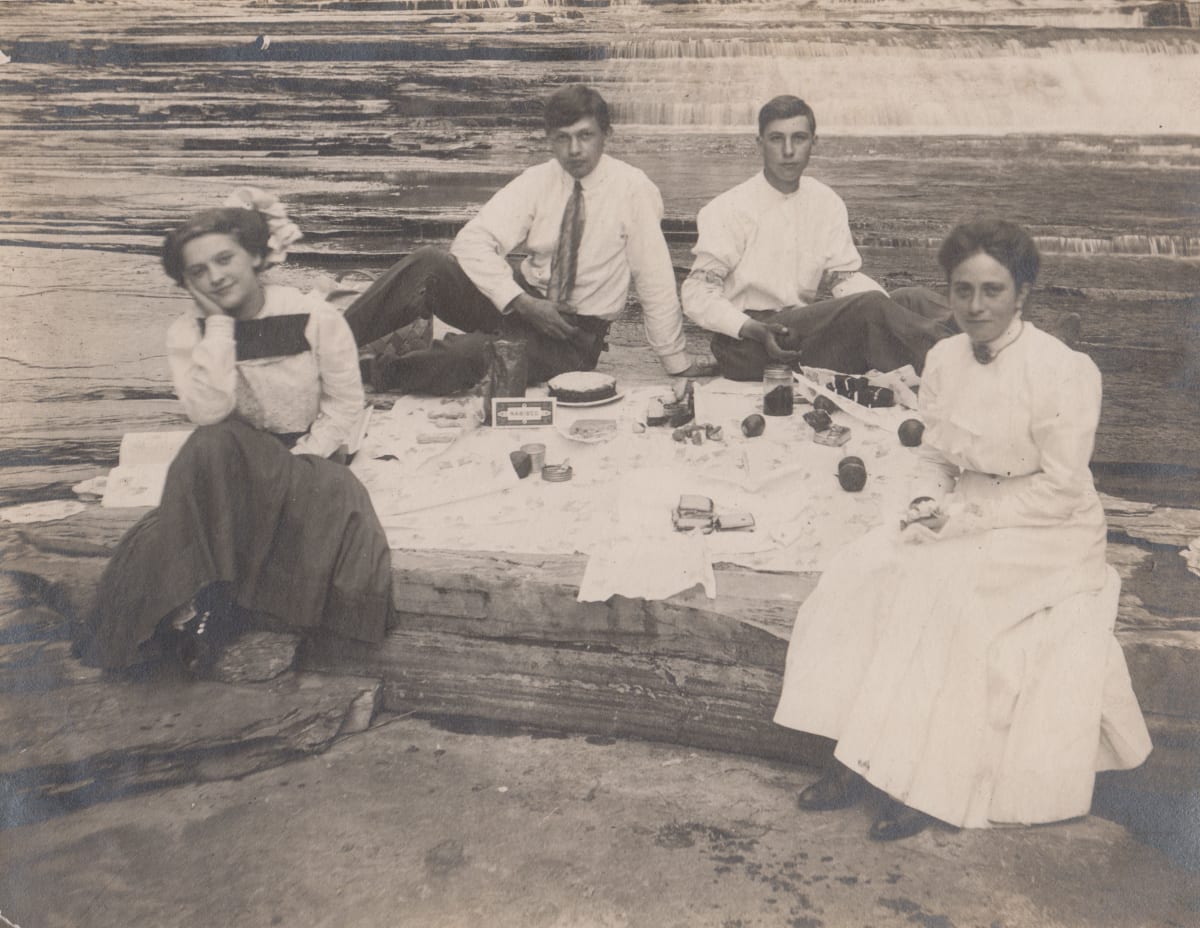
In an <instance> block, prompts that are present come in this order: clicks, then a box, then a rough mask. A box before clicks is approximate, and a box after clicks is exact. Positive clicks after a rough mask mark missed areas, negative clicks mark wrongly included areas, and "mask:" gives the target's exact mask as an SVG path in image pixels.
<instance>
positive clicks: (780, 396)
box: [762, 364, 796, 416]
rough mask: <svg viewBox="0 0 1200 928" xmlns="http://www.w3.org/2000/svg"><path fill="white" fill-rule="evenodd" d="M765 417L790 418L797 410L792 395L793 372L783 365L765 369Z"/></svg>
mask: <svg viewBox="0 0 1200 928" xmlns="http://www.w3.org/2000/svg"><path fill="white" fill-rule="evenodd" d="M762 382H763V415H767V416H790V415H791V414H792V410H793V409H794V408H795V402H796V401H795V397H794V396H793V394H792V370H791V368H789V367H785V366H784V365H782V364H771V365H768V366H767V367H766V368H764V369H763V378H762Z"/></svg>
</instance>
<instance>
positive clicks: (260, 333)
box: [197, 313, 312, 361]
mask: <svg viewBox="0 0 1200 928" xmlns="http://www.w3.org/2000/svg"><path fill="white" fill-rule="evenodd" d="M197 322H199V323H200V334H201V335H203V334H204V320H203V319H198V320H197ZM307 325H308V313H292V314H291V315H287V316H265V317H263V318H262V319H246V320H238V322H237V323H236V324H235V325H234V327H233V340H234V341H235V342H236V343H237V359H238V360H239V361H257V360H259V359H261V358H286V357H290V356H291V355H294V354H303V353H304V352H306V351H311V350H312V345H310V344H309V343H308V339H307V338H306V337H305V335H304V329H305V327H306V326H307Z"/></svg>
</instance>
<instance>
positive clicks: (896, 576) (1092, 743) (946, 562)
mask: <svg viewBox="0 0 1200 928" xmlns="http://www.w3.org/2000/svg"><path fill="white" fill-rule="evenodd" d="M1096 508H1097V511H1096V512H1094V513H1087V514H1085V515H1084V517H1082V518H1081V519H1080V520H1079V521H1077V522H1073V523H1070V524H1066V525H1061V526H1054V527H1049V528H1007V529H993V530H990V531H987V532H982V533H978V534H972V535H964V536H959V537H955V538H946V539H942V540H938V541H933V542H929V543H926V544H915V545H914V544H905V543H902V542H901V540H900V532H899V530H898V528H897V527H895V526H892V527H888V526H885V527H881V528H878V529H876V530H875V531H873V532H871V533H870V534H868V535H867V536H865V537H864V538H863V539H861V540H860V541H859V542H857V543H855V544H852V545H849V546H847V547H846V548H845V549H843V551H841V552H840V553H839V554H838V556H837V557H836V558H835V559H834V562H833V563H832V564H831V565H830V567H829V569H828V570H827V571H826V572H825V574H824V576H823V577H822V578H821V582H820V583H819V584H818V586H817V588H816V590H814V591H813V593H812V595H811V596H809V598H808V599H807V600H806V601H805V603H804V604H803V605H802V606H801V607H800V611H799V614H798V615H797V617H796V626H795V630H794V632H793V634H792V640H791V645H790V647H789V648H788V655H787V670H786V673H785V676H784V682H783V692H782V694H781V697H780V701H779V707H778V709H777V711H776V714H775V721H776V722H777V723H779V724H780V725H785V726H787V727H789V728H795V729H799V730H801V731H808V732H813V733H815V734H819V735H825V736H827V737H830V738H834V739H836V740H837V742H838V745H837V748H836V751H835V756H836V757H837V759H838V760H840V761H841V762H842V763H844V764H845V765H846V766H848V767H849V768H850V769H852V770H855V771H857V772H858V773H860V774H862V775H863V777H865V778H866V779H867V780H868V781H869V782H871V783H873V784H874V785H875V786H877V787H879V788H880V789H882V790H884V791H885V792H887V793H888V794H890V795H891V796H893V797H895V798H896V799H899V800H900V801H901V802H904V803H905V804H907V805H909V806H912V807H913V808H916V809H919V810H921V811H922V812H926V813H928V814H929V815H932V816H934V817H936V818H939V819H941V820H942V821H945V822H949V823H951V824H953V825H958V826H963V827H985V826H987V825H988V824H992V823H1035V822H1050V821H1058V820H1061V819H1065V818H1073V817H1075V816H1079V815H1085V814H1087V812H1088V810H1089V808H1090V807H1091V799H1092V788H1093V785H1094V781H1095V773H1096V771H1098V770H1110V769H1128V768H1130V767H1136V766H1137V765H1138V764H1140V763H1141V762H1142V761H1143V760H1145V758H1146V756H1147V755H1148V754H1149V752H1150V747H1151V745H1150V736H1149V734H1148V732H1147V731H1146V725H1145V722H1144V720H1143V719H1142V714H1141V710H1140V708H1139V706H1138V703H1137V698H1136V697H1135V696H1134V693H1133V689H1132V687H1131V685H1130V680H1129V670H1128V668H1127V667H1126V664H1125V656H1124V654H1123V652H1122V651H1121V648H1120V645H1119V644H1118V643H1117V641H1116V638H1115V637H1114V635H1113V624H1114V622H1115V620H1116V613H1117V598H1118V595H1119V593H1120V579H1119V578H1118V577H1117V575H1116V572H1115V571H1114V570H1113V569H1112V568H1111V567H1109V566H1108V565H1107V564H1105V562H1104V523H1103V512H1102V511H1099V507H1098V505H1097V507H1096Z"/></svg>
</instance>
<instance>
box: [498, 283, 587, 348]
mask: <svg viewBox="0 0 1200 928" xmlns="http://www.w3.org/2000/svg"><path fill="white" fill-rule="evenodd" d="M512 308H513V312H515V313H517V314H519V315H520V316H521V318H522V319H524V320H525V321H526V322H528V323H529V324H530V325H531V326H533V327H534V328H535V329H537V330H538V331H539V332H541V333H542V334H543V335H545V336H547V337H548V338H552V339H554V340H555V341H559V342H569V341H575V340H576V339H577V338H578V337H579V335H580V334H583V333H581V330H580V329H578V328H576V327H575V326H573V325H571V323H569V322H567V320H566V319H564V318H563V316H573V315H575V307H573V306H572V305H571V304H570V303H563V302H561V301H558V302H555V301H553V300H541V299H538V298H537V297H535V296H532V295H531V294H528V293H522V294H521V295H520V296H519V297H517V298H516V299H515V300H513V301H512Z"/></svg>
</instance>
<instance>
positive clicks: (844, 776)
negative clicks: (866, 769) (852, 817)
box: [796, 762, 866, 812]
mask: <svg viewBox="0 0 1200 928" xmlns="http://www.w3.org/2000/svg"><path fill="white" fill-rule="evenodd" d="M865 792H866V782H865V781H864V780H863V778H862V777H860V776H859V775H858V774H857V773H855V772H854V771H852V770H850V769H849V768H848V767H846V766H844V765H843V764H838V763H836V762H835V764H834V766H833V767H831V768H830V769H828V770H826V771H825V774H824V775H823V776H822V777H821V779H819V780H817V782H816V783H813V784H812V785H811V786H808V787H806V788H804V789H803V790H801V791H800V795H799V796H797V797H796V805H798V806H799V807H800V808H801V809H804V810H805V811H806V812H829V811H831V810H833V809H847V808H849V807H850V806H852V805H854V804H855V803H856V802H858V800H859V799H861V798H862V797H863V794H864V793H865Z"/></svg>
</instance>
